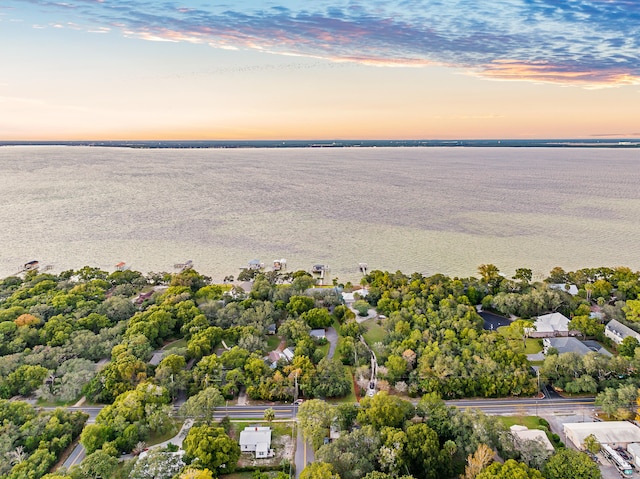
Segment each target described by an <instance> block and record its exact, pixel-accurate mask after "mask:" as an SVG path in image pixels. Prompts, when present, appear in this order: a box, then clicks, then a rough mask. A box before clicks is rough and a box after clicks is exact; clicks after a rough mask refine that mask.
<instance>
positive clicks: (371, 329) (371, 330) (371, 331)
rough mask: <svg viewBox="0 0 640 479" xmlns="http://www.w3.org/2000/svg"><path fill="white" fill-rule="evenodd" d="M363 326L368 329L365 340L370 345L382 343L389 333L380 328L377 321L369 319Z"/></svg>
mask: <svg viewBox="0 0 640 479" xmlns="http://www.w3.org/2000/svg"><path fill="white" fill-rule="evenodd" d="M362 325H363V326H364V327H365V329H366V331H365V333H364V334H363V336H364V339H365V341H366V342H367V344H369V345H372V344H375V343H380V342H382V340H384V338H385V337H386V336H387V332H386V331H385V329H384V328H383V327H382V326H380V325H379V324H378V322H377V320H375V319H369V320H367V321H365V322H364V323H362Z"/></svg>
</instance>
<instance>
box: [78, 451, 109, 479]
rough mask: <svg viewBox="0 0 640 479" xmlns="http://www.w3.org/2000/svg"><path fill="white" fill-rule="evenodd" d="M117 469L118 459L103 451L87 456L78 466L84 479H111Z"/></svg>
mask: <svg viewBox="0 0 640 479" xmlns="http://www.w3.org/2000/svg"><path fill="white" fill-rule="evenodd" d="M117 467H118V459H117V458H116V457H113V456H111V455H109V454H107V453H106V452H104V451H103V450H98V451H95V452H94V453H91V454H89V455H88V456H87V457H86V458H85V459H84V461H82V463H81V464H80V470H81V471H82V474H83V475H84V477H87V478H92V479H111V478H112V477H113V474H114V473H115V471H116V469H117Z"/></svg>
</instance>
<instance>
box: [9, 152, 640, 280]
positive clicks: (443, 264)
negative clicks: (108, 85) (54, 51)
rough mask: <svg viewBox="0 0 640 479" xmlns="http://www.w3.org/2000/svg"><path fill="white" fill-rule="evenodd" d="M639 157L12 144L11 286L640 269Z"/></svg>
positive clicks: (627, 154) (633, 154)
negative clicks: (175, 275) (326, 272)
mask: <svg viewBox="0 0 640 479" xmlns="http://www.w3.org/2000/svg"><path fill="white" fill-rule="evenodd" d="M639 163H640V154H639V151H638V150H637V149H629V150H625V149H579V148H577V149H573V148H572V149H568V148H566V149H565V148H336V149H330V148H327V149H309V148H306V149H302V148H301V149H233V150H225V149H191V150H189V149H180V150H175V149H124V148H123V149H121V148H91V147H3V148H0V171H1V172H2V173H1V174H0V225H1V226H2V227H1V228H0V276H2V277H5V276H7V275H10V274H14V273H16V272H17V271H18V269H19V267H20V265H22V264H24V263H26V262H27V261H30V260H39V261H40V262H41V263H43V264H51V265H53V269H54V271H61V270H64V269H69V268H74V269H76V268H79V267H82V266H83V265H85V264H88V265H91V266H98V267H101V268H103V269H106V270H108V271H113V270H114V269H115V264H116V263H118V262H120V261H125V262H126V263H127V264H128V265H129V266H130V267H131V268H133V269H137V270H140V271H142V272H148V271H173V265H174V263H179V262H184V261H186V260H193V262H194V265H195V268H196V269H197V270H198V271H200V272H202V273H204V274H208V275H211V276H213V277H214V278H215V279H221V278H222V277H223V276H225V275H228V274H234V275H236V274H237V273H238V271H239V268H240V267H242V266H245V265H246V264H247V263H248V262H249V261H250V260H252V259H254V258H259V259H260V260H261V261H263V262H264V263H265V264H266V265H267V266H270V265H271V262H272V261H273V260H274V259H279V258H286V259H287V261H288V266H289V270H296V269H310V268H311V266H312V265H313V264H316V263H324V264H328V265H329V266H330V268H331V271H330V277H336V276H338V277H340V279H342V280H345V281H346V280H352V281H353V280H355V281H357V279H358V274H357V265H358V263H359V262H366V263H368V264H369V267H370V268H372V269H387V270H391V271H396V270H401V271H403V272H407V273H411V272H414V271H419V272H423V273H427V274H433V273H437V272H441V273H445V274H449V275H464V276H467V275H471V274H475V272H476V269H477V266H478V265H479V264H481V263H494V264H496V265H497V266H498V267H499V268H500V269H501V271H502V272H503V273H505V274H507V275H511V274H512V273H513V271H514V269H515V268H518V267H529V268H531V269H533V270H534V274H535V275H536V276H538V277H543V276H546V275H547V273H548V272H549V271H550V270H551V268H553V267H554V266H562V267H563V268H565V269H567V270H571V269H577V268H582V267H590V266H618V265H626V266H630V267H632V268H633V269H639V268H640V168H639Z"/></svg>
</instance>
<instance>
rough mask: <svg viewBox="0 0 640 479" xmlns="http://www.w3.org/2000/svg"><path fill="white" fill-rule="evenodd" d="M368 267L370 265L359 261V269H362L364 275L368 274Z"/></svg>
mask: <svg viewBox="0 0 640 479" xmlns="http://www.w3.org/2000/svg"><path fill="white" fill-rule="evenodd" d="M368 268H369V266H368V265H367V263H358V269H359V270H360V272H361V273H362V275H363V276H366V275H367V269H368Z"/></svg>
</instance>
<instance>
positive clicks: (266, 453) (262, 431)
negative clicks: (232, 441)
mask: <svg viewBox="0 0 640 479" xmlns="http://www.w3.org/2000/svg"><path fill="white" fill-rule="evenodd" d="M239 442H240V451H242V452H255V455H256V459H260V458H266V457H272V456H273V455H274V451H273V449H271V428H270V427H262V426H247V427H245V428H244V430H243V431H240V441H239Z"/></svg>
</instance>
